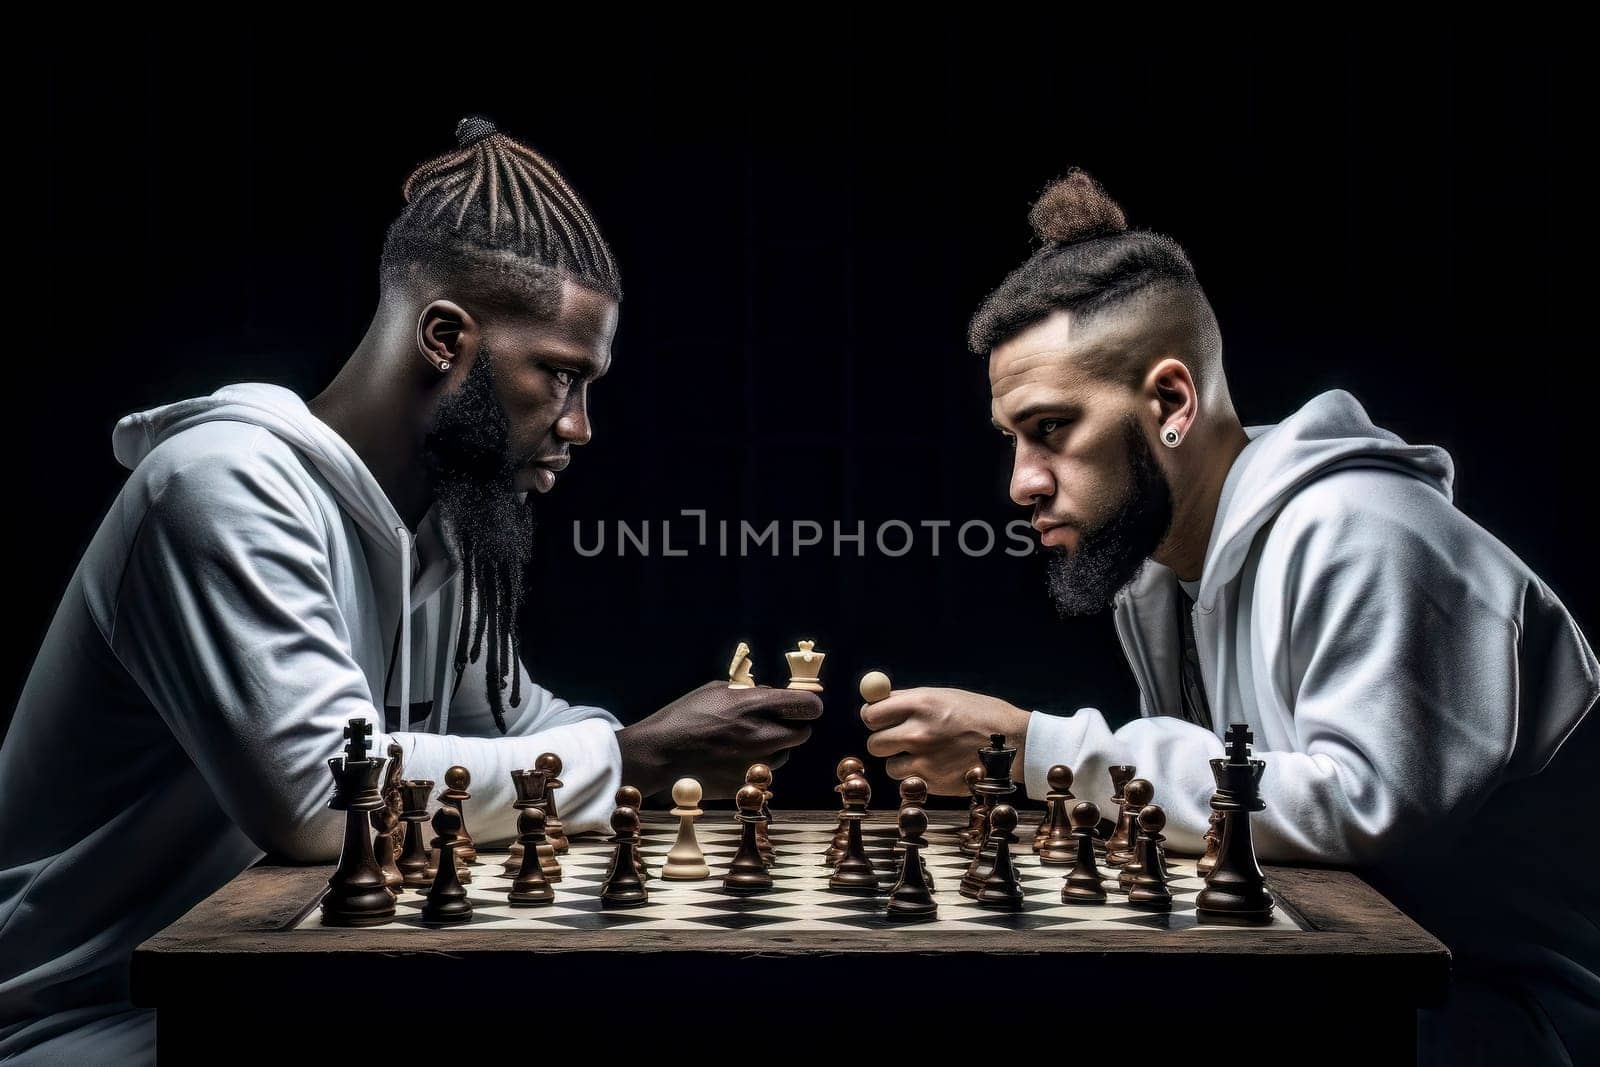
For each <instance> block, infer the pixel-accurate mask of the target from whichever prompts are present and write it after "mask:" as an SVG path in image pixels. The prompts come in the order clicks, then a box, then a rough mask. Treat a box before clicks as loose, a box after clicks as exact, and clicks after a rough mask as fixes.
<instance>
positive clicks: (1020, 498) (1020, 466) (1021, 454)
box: [1011, 444, 1056, 508]
mask: <svg viewBox="0 0 1600 1067" xmlns="http://www.w3.org/2000/svg"><path fill="white" fill-rule="evenodd" d="M1055 491H1056V482H1055V478H1054V476H1053V475H1051V473H1050V468H1049V467H1047V466H1045V465H1044V464H1043V463H1041V462H1039V461H1038V460H1037V459H1036V458H1035V457H1034V456H1033V454H1032V452H1031V451H1024V449H1023V447H1022V446H1021V445H1020V444H1019V445H1018V447H1017V454H1016V458H1015V459H1013V460H1012V461H1011V500H1012V502H1013V503H1016V504H1020V505H1021V506H1022V507H1025V508H1026V507H1032V506H1033V503H1034V502H1035V501H1036V500H1038V499H1040V498H1043V499H1045V500H1048V499H1050V498H1051V497H1052V496H1054V495H1055Z"/></svg>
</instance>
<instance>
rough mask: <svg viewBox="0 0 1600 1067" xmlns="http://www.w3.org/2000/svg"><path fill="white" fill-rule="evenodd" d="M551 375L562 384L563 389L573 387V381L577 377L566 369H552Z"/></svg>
mask: <svg viewBox="0 0 1600 1067" xmlns="http://www.w3.org/2000/svg"><path fill="white" fill-rule="evenodd" d="M550 373H551V375H552V376H553V377H554V378H555V380H556V381H557V382H558V383H560V385H561V388H563V389H567V388H570V387H571V386H572V382H573V379H575V378H576V377H577V374H576V373H574V372H573V371H570V370H567V369H566V368H565V367H552V368H550Z"/></svg>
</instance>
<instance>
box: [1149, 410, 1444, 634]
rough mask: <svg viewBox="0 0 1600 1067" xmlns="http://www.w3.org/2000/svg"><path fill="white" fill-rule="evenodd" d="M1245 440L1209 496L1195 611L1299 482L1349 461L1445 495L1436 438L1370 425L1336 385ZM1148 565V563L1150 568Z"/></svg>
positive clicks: (1227, 578)
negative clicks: (1213, 502)
mask: <svg viewBox="0 0 1600 1067" xmlns="http://www.w3.org/2000/svg"><path fill="white" fill-rule="evenodd" d="M1244 432H1245V434H1246V435H1247V436H1248V437H1249V438H1250V443H1249V444H1248V445H1246V446H1245V448H1244V451H1242V452H1240V453H1239V455H1238V457H1237V458H1236V459H1235V460H1234V462H1233V466H1232V467H1231V468H1230V469H1229V471H1228V477H1227V480H1226V481H1224V482H1223V486H1222V495H1221V496H1220V497H1219V498H1218V500H1217V517H1216V520H1215V521H1214V522H1213V523H1212V526H1211V540H1210V543H1209V544H1208V545H1207V546H1206V558H1205V563H1204V565H1203V567H1202V569H1201V574H1200V595H1199V596H1198V597H1197V598H1196V603H1197V604H1198V605H1199V607H1200V610H1201V611H1210V610H1211V609H1212V606H1213V605H1214V604H1215V602H1216V599H1217V596H1218V594H1219V593H1220V592H1221V591H1222V589H1223V588H1224V587H1225V586H1227V584H1228V583H1229V582H1231V581H1233V579H1234V578H1235V577H1236V576H1237V575H1238V573H1239V570H1240V568H1241V567H1243V566H1244V561H1245V558H1246V557H1247V556H1248V555H1249V553H1250V545H1251V543H1252V542H1253V541H1254V540H1255V537H1256V534H1257V533H1259V532H1260V531H1261V528H1262V527H1264V526H1266V525H1267V523H1269V522H1271V521H1272V519H1273V518H1274V517H1275V516H1276V515H1277V514H1278V512H1279V510H1280V509H1282V507H1283V506H1284V504H1286V503H1287V502H1288V501H1289V499H1290V498H1291V497H1293V496H1294V494H1295V493H1296V492H1297V491H1298V490H1299V488H1300V487H1301V486H1302V485H1304V484H1305V483H1307V482H1312V481H1315V480H1317V479H1318V478H1321V477H1323V476H1324V475H1326V474H1329V473H1330V472H1332V471H1336V470H1343V469H1345V468H1349V467H1381V468H1384V469H1386V470H1393V471H1400V472H1402V473H1405V474H1409V475H1411V476H1412V477H1413V478H1416V479H1418V480H1419V481H1422V482H1424V483H1425V484H1427V485H1429V486H1430V487H1432V488H1433V489H1435V490H1436V491H1438V492H1439V493H1440V494H1441V495H1443V496H1444V498H1445V499H1446V500H1453V493H1454V481H1455V464H1454V463H1453V462H1452V461H1451V459H1450V454H1449V453H1448V452H1446V451H1445V450H1444V449H1442V448H1439V447H1438V446H1436V445H1413V444H1407V443H1406V442H1405V441H1403V440H1401V438H1400V437H1399V436H1398V435H1396V434H1394V433H1391V432H1390V431H1388V430H1385V429H1382V428H1380V427H1378V426H1374V425H1373V423H1372V420H1371V419H1370V418H1368V417H1367V412H1366V409H1364V408H1363V407H1362V406H1361V402H1360V401H1358V400H1357V399H1356V398H1355V397H1354V396H1352V395H1350V394H1349V393H1348V392H1346V391H1345V390H1343V389H1332V390H1329V391H1328V392H1326V393H1320V394H1318V395H1317V396H1315V397H1313V398H1312V399H1311V400H1310V401H1308V402H1307V403H1306V404H1305V406H1304V407H1302V408H1301V409H1300V410H1299V411H1297V412H1295V413H1294V414H1293V415H1291V416H1289V417H1288V418H1286V419H1284V420H1283V421H1282V422H1280V423H1277V424H1275V425H1271V426H1247V427H1245V431H1244ZM1151 569H1152V570H1155V569H1156V568H1151Z"/></svg>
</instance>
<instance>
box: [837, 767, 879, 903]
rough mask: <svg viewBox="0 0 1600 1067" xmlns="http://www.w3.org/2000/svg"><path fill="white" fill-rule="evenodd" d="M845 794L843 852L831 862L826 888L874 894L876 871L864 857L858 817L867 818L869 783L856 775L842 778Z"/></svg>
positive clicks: (842, 793) (876, 878) (876, 885)
mask: <svg viewBox="0 0 1600 1067" xmlns="http://www.w3.org/2000/svg"><path fill="white" fill-rule="evenodd" d="M841 795H842V796H843V797H844V808H845V810H844V815H843V816H841V817H842V818H843V819H844V820H845V823H846V828H845V845H844V855H842V856H840V857H839V862H838V863H836V864H834V867H833V875H832V876H831V877H830V878H829V879H828V888H829V889H832V890H834V891H835V892H838V893H876V892H877V891H878V888H879V887H878V871H877V868H875V867H874V866H873V865H872V860H871V859H869V858H868V857H867V849H866V845H865V844H864V843H863V842H862V840H861V820H862V819H865V818H866V817H867V803H868V802H869V801H870V800H871V799H872V786H870V785H868V784H867V780H866V779H865V778H863V777H861V775H859V774H854V775H851V776H850V777H849V778H846V779H845V780H844V784H843V786H842V787H841Z"/></svg>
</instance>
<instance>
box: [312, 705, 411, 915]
mask: <svg viewBox="0 0 1600 1067" xmlns="http://www.w3.org/2000/svg"><path fill="white" fill-rule="evenodd" d="M371 733H372V727H371V725H370V724H368V723H367V721H366V720H365V719H351V720H350V724H349V725H348V726H346V727H345V728H344V736H345V737H346V738H347V739H348V740H349V744H347V745H346V746H345V750H344V757H343V758H340V757H338V756H335V757H333V758H332V759H330V760H329V761H328V770H329V771H330V772H331V773H332V774H333V799H331V800H329V801H328V807H330V808H332V809H333V810H334V811H342V812H344V816H345V817H344V846H343V848H342V849H341V850H340V852H339V866H338V867H337V868H335V870H334V872H333V876H332V877H330V878H329V879H328V891H327V893H325V894H324V895H323V898H322V924H323V925H324V926H377V925H379V924H381V923H386V922H388V921H389V920H390V919H393V918H394V900H395V897H394V891H393V890H391V889H390V888H389V886H388V884H387V882H388V879H387V878H386V876H385V875H384V872H383V868H381V867H379V866H378V859H377V857H376V856H375V855H373V851H372V834H371V833H370V832H369V830H368V827H369V826H370V822H369V819H368V816H369V814H370V813H372V812H375V811H378V810H380V809H382V808H383V806H384V804H383V794H382V793H381V792H380V791H379V788H378V786H379V779H380V778H381V777H382V775H383V768H384V765H385V764H386V763H388V762H389V761H388V760H387V759H368V758H367V738H368V737H369V736H370V735H371Z"/></svg>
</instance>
